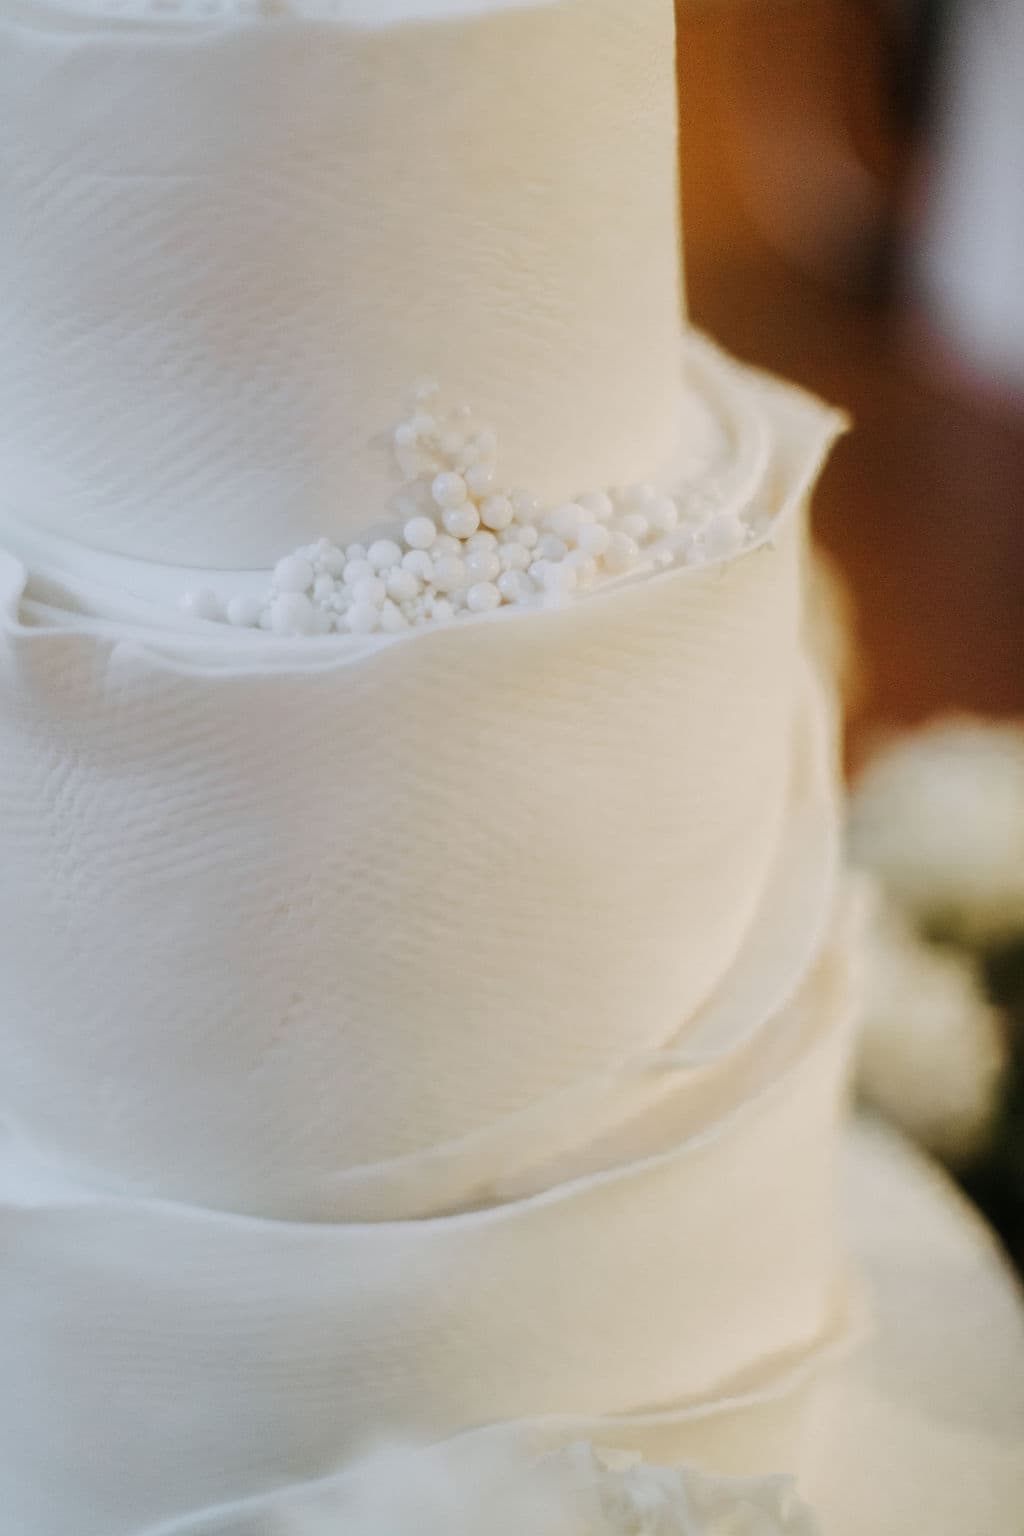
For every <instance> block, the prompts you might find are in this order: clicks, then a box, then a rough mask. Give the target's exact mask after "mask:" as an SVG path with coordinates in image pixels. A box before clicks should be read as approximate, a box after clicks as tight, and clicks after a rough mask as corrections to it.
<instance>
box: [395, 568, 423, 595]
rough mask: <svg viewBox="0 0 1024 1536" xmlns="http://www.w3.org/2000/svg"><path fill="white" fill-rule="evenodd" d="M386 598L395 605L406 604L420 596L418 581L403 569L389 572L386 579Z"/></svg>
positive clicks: (410, 572) (412, 574)
mask: <svg viewBox="0 0 1024 1536" xmlns="http://www.w3.org/2000/svg"><path fill="white" fill-rule="evenodd" d="M387 590H388V597H390V598H391V600H392V602H395V603H408V602H411V601H412V599H413V598H414V597H419V595H420V579H419V577H418V576H416V575H415V574H414V573H413V572H412V571H408V570H405V569H402V570H399V571H391V572H390V574H389V575H388V578H387Z"/></svg>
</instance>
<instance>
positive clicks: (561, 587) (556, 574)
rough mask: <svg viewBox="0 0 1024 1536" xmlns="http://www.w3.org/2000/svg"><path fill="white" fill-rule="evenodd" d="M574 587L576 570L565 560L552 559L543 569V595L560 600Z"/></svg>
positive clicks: (573, 589) (567, 595)
mask: <svg viewBox="0 0 1024 1536" xmlns="http://www.w3.org/2000/svg"><path fill="white" fill-rule="evenodd" d="M575 589H576V572H575V570H574V569H573V567H572V566H571V565H569V564H568V563H567V562H565V561H559V562H556V561H552V562H551V563H550V564H549V565H547V566H546V567H545V570H544V595H545V597H547V598H551V599H554V600H555V601H556V602H562V601H563V600H564V599H565V598H567V597H569V595H570V594H571V593H572V592H574V591H575Z"/></svg>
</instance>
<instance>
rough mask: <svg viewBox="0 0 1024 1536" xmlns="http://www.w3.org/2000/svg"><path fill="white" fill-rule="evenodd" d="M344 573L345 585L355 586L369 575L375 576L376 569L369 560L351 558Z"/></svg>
mask: <svg viewBox="0 0 1024 1536" xmlns="http://www.w3.org/2000/svg"><path fill="white" fill-rule="evenodd" d="M342 574H343V575H344V578H345V585H346V586H349V587H354V586H355V584H356V582H357V581H363V580H364V579H365V578H366V577H367V576H373V575H374V569H373V566H372V565H371V564H370V562H369V560H365V559H364V560H350V561H349V562H348V564H347V565H346V567H345V570H344V572H343V573H342Z"/></svg>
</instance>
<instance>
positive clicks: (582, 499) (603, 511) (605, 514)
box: [576, 491, 615, 523]
mask: <svg viewBox="0 0 1024 1536" xmlns="http://www.w3.org/2000/svg"><path fill="white" fill-rule="evenodd" d="M576 501H577V505H578V506H581V507H582V508H583V510H584V511H585V512H592V513H593V514H594V516H595V517H596V518H597V520H598V522H599V523H603V522H605V521H606V520H607V519H608V518H609V517H611V516H612V515H613V514H614V512H615V504H614V502H613V501H612V499H611V497H610V496H608V495H606V494H605V492H604V491H587V493H586V495H585V496H578V497H577V498H576Z"/></svg>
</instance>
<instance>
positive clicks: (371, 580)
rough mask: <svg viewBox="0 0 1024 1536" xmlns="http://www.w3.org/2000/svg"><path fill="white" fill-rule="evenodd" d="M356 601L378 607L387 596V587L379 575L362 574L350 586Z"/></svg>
mask: <svg viewBox="0 0 1024 1536" xmlns="http://www.w3.org/2000/svg"><path fill="white" fill-rule="evenodd" d="M352 596H353V598H354V599H355V601H356V602H357V603H370V604H372V605H373V606H374V607H376V608H379V607H380V605H381V603H382V602H383V601H384V599H385V597H386V596H387V587H386V586H385V585H384V583H383V581H382V580H381V579H380V577H379V576H364V577H362V579H361V580H359V581H357V582H356V583H355V585H354V586H353V588H352Z"/></svg>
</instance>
